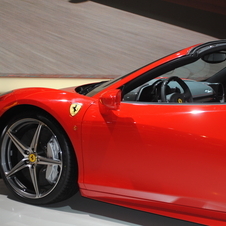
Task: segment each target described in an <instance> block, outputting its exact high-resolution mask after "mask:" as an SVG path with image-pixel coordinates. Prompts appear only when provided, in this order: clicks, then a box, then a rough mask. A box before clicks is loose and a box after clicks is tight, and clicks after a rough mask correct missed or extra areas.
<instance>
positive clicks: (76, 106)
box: [70, 103, 82, 116]
mask: <svg viewBox="0 0 226 226" xmlns="http://www.w3.org/2000/svg"><path fill="white" fill-rule="evenodd" d="M81 107H82V104H80V103H75V104H71V106H70V114H71V116H75V115H76V114H78V112H79V111H80V109H81Z"/></svg>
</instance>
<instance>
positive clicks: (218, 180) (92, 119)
mask: <svg viewBox="0 0 226 226" xmlns="http://www.w3.org/2000/svg"><path fill="white" fill-rule="evenodd" d="M225 50H226V41H224V40H220V41H215V42H210V43H207V44H200V45H196V46H193V47H189V48H186V49H184V50H181V51H179V52H177V53H174V54H172V55H170V56H167V57H165V58H163V59H160V60H159V61H156V62H154V63H151V64H149V65H147V66H145V67H143V68H141V69H139V70H137V71H135V72H132V73H131V74H129V75H127V76H124V77H121V78H120V79H118V80H114V81H113V82H108V83H107V85H106V86H105V87H103V86H104V84H105V83H103V84H101V85H100V86H102V88H101V89H99V90H98V87H95V88H94V89H93V90H91V91H90V92H88V93H87V94H83V93H82V92H83V91H81V87H77V88H74V87H72V88H67V89H62V90H55V89H48V88H26V89H18V90H14V91H12V92H9V93H8V94H3V95H2V96H1V97H0V115H1V118H0V123H1V124H4V125H7V122H8V120H10V118H12V117H13V116H15V115H17V114H19V113H20V112H24V111H29V109H30V107H31V106H32V107H35V108H36V109H41V110H42V111H43V112H46V113H48V114H49V115H51V117H52V118H54V119H55V120H56V121H57V122H58V123H59V124H60V125H61V127H62V128H63V130H64V131H65V132H66V134H67V136H68V138H69V140H70V142H71V144H72V147H73V150H74V152H75V155H76V161H77V164H78V180H77V181H76V178H77V177H76V176H75V181H74V183H77V182H78V187H79V190H80V192H81V194H82V195H83V196H85V197H89V198H93V199H97V200H100V201H104V202H109V203H113V204H117V205H122V206H126V207H130V208H135V209H139V210H142V211H147V212H152V213H157V214H161V215H165V216H169V217H174V218H178V219H183V220H188V221H192V222H197V223H203V224H207V225H225V221H226V180H225V177H226V151H225V147H226V136H225V128H226V104H225V102H224V101H222V100H221V101H218V102H217V101H216V102H215V101H213V98H212V99H211V101H210V100H209V99H208V101H205V100H204V99H202V98H201V99H202V100H201V101H200V102H199V99H200V97H199V98H197V101H193V102H190V101H184V100H183V101H182V103H180V102H179V99H178V102H171V101H166V102H163V101H162V102H161V101H157V102H151V103H150V102H147V101H144V102H140V101H138V100H136V101H134V100H132V101H126V100H125V99H123V97H125V93H126V94H127V93H129V92H131V90H133V89H135V88H137V87H138V86H136V83H138V84H139V87H140V86H142V85H143V84H146V82H147V81H149V80H147V79H146V78H145V79H143V80H142V79H141V81H140V80H139V79H138V78H141V77H142V76H144V75H145V74H148V73H150V75H149V77H150V78H157V79H158V78H163V80H164V79H165V77H164V76H163V77H161V75H162V74H164V73H165V72H166V71H171V70H174V69H175V68H178V67H181V65H183V66H184V65H186V64H192V63H193V62H195V61H196V60H197V59H198V58H200V57H203V56H206V55H209V54H212V53H215V52H217V53H218V52H221V53H224V51H225ZM212 63H213V62H212ZM215 64H216V62H215ZM159 71H160V72H159ZM152 73H155V74H156V75H154V76H153V75H152ZM159 76H160V77H159ZM225 76H226V75H225ZM144 77H145V76H144ZM146 77H147V76H146ZM189 80H190V78H189ZM203 81H204V80H203ZM213 83H214V84H215V83H216V81H215V80H214V81H213ZM220 83H221V84H223V86H224V81H223V80H221V82H220ZM128 84H129V85H128ZM208 84H209V83H208ZM129 86H131V87H132V88H131V87H130V88H128V87H129ZM85 88H86V87H85ZM82 90H84V88H83V89H82ZM95 90H96V91H95ZM124 90H126V91H124ZM208 92H209V93H210V92H212V91H211V89H210V88H208V89H204V93H203V95H204V94H205V95H206V93H207V94H208ZM178 93H183V92H178ZM193 97H194V95H193ZM211 97H213V95H212V93H211V95H210V97H209V96H208V98H211ZM73 104H75V105H73ZM77 107H80V109H76V108H77ZM73 110H74V112H73ZM3 122H4V123H3ZM4 130H5V127H3V128H2V130H1V131H2V137H4ZM4 142H5V141H4V138H2V141H1V149H2V150H1V151H2V152H4V151H3V148H6V147H8V146H7V145H4ZM4 153H7V152H4ZM29 157H32V156H29ZM3 158H4V156H3V155H2V159H3ZM31 162H32V160H30V163H31ZM4 164H6V161H1V165H2V169H1V170H2V171H1V172H2V175H3V179H4V180H5V181H6V183H7V176H4V175H7V172H6V171H7V170H6V169H7V168H6V167H5V168H4ZM8 186H9V187H10V185H9V184H8ZM12 190H15V189H12ZM14 193H17V192H16V191H15V192H14ZM19 196H20V197H22V199H23V195H21V194H19ZM26 201H28V200H26V199H25V202H26ZM28 202H29V201H28Z"/></svg>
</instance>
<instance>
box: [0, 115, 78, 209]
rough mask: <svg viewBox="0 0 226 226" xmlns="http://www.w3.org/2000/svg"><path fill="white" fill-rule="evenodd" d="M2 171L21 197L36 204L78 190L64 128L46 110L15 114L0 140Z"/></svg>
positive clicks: (57, 199) (8, 184)
mask: <svg viewBox="0 0 226 226" xmlns="http://www.w3.org/2000/svg"><path fill="white" fill-rule="evenodd" d="M0 151H1V159H0V160H1V175H2V178H3V179H4V181H5V183H6V185H7V187H8V188H9V189H10V190H11V191H12V192H13V194H14V195H15V196H17V197H18V198H19V199H20V200H22V201H24V202H26V203H29V204H35V205H45V204H49V203H54V202H59V201H62V200H64V199H67V198H69V197H70V196H72V195H73V194H74V193H75V192H76V191H77V190H78V187H77V163H76V158H75V154H74V151H73V149H72V146H71V143H70V141H69V139H68V137H67V135H66V134H65V131H64V130H63V129H62V127H61V126H60V125H59V123H57V122H56V121H55V120H54V119H53V118H52V117H50V116H49V115H48V114H45V113H43V112H41V111H40V112H38V111H31V112H26V113H22V114H19V115H17V116H15V117H14V118H13V119H12V120H11V121H10V122H9V123H7V125H6V126H5V128H4V130H3V132H2V135H1V140H0Z"/></svg>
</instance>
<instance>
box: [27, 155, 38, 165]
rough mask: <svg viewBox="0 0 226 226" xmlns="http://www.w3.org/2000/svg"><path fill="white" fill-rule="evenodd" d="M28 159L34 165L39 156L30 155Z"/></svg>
mask: <svg viewBox="0 0 226 226" xmlns="http://www.w3.org/2000/svg"><path fill="white" fill-rule="evenodd" d="M28 159H29V161H30V162H32V163H34V162H36V161H37V156H36V155H35V154H30V155H29V156H28Z"/></svg>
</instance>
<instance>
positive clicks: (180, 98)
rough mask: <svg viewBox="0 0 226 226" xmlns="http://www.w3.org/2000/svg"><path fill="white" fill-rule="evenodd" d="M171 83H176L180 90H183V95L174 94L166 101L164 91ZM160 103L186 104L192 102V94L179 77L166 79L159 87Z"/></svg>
mask: <svg viewBox="0 0 226 226" xmlns="http://www.w3.org/2000/svg"><path fill="white" fill-rule="evenodd" d="M171 81H175V82H177V83H178V84H179V85H180V86H181V88H182V89H183V93H178V92H175V93H174V94H172V95H171V97H170V99H169V100H168V99H167V98H166V95H167V93H166V90H167V88H168V87H169V86H168V84H169V83H170V82H171ZM161 101H162V102H177V103H187V102H193V98H192V94H191V91H190V89H189V87H188V86H187V84H186V83H185V82H184V81H183V80H182V79H181V78H179V77H177V76H172V77H170V78H168V79H166V80H165V81H164V82H163V83H162V85H161Z"/></svg>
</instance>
